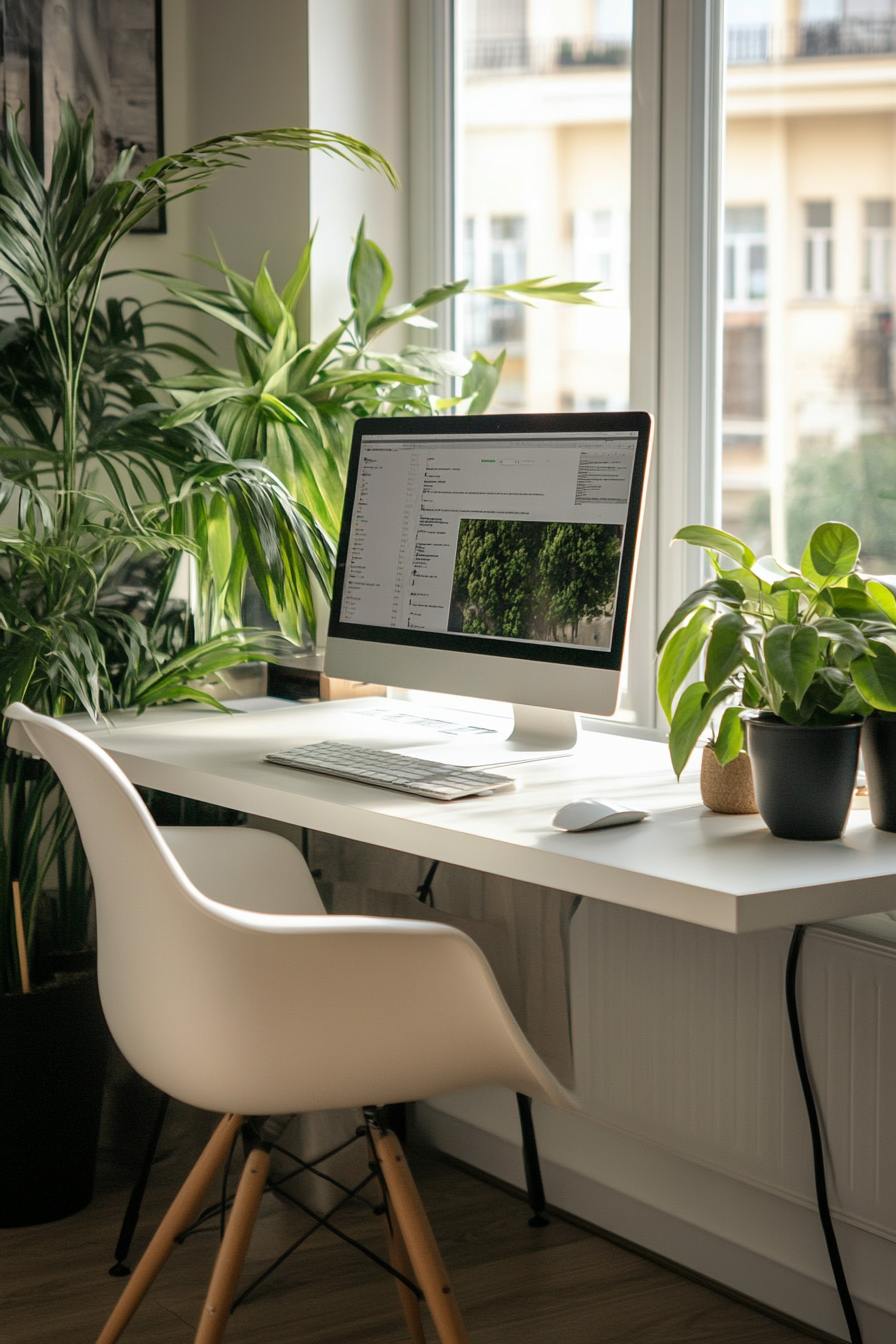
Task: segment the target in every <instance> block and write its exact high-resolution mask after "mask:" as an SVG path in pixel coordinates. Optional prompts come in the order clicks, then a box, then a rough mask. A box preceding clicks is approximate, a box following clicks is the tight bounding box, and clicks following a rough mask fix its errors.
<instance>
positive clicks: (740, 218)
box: [724, 205, 766, 304]
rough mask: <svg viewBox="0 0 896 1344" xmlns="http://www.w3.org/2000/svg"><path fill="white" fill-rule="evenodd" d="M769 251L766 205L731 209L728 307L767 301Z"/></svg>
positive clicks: (727, 219)
mask: <svg viewBox="0 0 896 1344" xmlns="http://www.w3.org/2000/svg"><path fill="white" fill-rule="evenodd" d="M765 249H766V243H765V206H764V205H746V206H744V205H731V206H728V207H727V208H726V210H725V256H724V265H725V284H724V295H725V302H726V303H727V304H749V303H753V302H755V301H757V300H761V299H764V298H765V286H766V260H765Z"/></svg>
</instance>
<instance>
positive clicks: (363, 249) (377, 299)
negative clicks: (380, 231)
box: [348, 219, 392, 345]
mask: <svg viewBox="0 0 896 1344" xmlns="http://www.w3.org/2000/svg"><path fill="white" fill-rule="evenodd" d="M348 283H349V294H350V295H351V300H352V311H353V312H354V315H355V329H356V331H357V335H358V340H359V342H360V343H361V344H362V345H363V344H364V343H365V341H366V340H367V329H368V327H369V325H370V323H371V322H373V320H374V318H376V317H378V316H379V314H380V313H381V312H382V310H383V307H384V305H385V302H386V298H387V297H388V294H389V291H390V289H391V288H392V267H391V266H390V265H389V263H388V261H387V260H386V256H385V253H384V252H383V251H382V249H381V248H379V247H377V245H376V243H372V242H370V240H369V239H368V238H366V237H365V234H364V220H363V219H362V220H361V223H360V225H359V227H358V237H357V239H356V241H355V250H354V252H353V253H352V259H351V263H350V265H349V271H348Z"/></svg>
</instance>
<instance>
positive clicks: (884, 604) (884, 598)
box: [865, 579, 896, 624]
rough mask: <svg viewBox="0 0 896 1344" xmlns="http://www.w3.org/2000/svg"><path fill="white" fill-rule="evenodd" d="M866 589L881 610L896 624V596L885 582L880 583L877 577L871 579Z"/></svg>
mask: <svg viewBox="0 0 896 1344" xmlns="http://www.w3.org/2000/svg"><path fill="white" fill-rule="evenodd" d="M865 591H866V592H867V594H868V596H869V597H870V598H871V599H872V601H874V602H876V603H877V605H878V606H879V607H880V609H881V611H882V612H884V614H885V615H886V616H888V617H889V618H890V620H891V621H892V622H893V623H894V624H896V598H894V596H893V594H892V593H891V592H890V590H889V588H887V586H886V585H885V584H883V583H879V582H878V581H877V579H869V580H868V581H867V582H866V584H865Z"/></svg>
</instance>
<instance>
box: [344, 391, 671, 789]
mask: <svg viewBox="0 0 896 1344" xmlns="http://www.w3.org/2000/svg"><path fill="white" fill-rule="evenodd" d="M652 434H653V420H652V417H651V416H650V415H648V414H647V413H646V412H642V411H632V412H620V413H609V412H589V413H569V414H556V415H535V414H533V415H473V416H423V417H419V418H417V417H415V418H407V419H406V418H400V419H399V418H396V419H365V420H359V421H357V423H356V425H355V429H354V437H353V441H352V449H351V456H350V460H349V467H348V480H347V488H346V497H345V507H344V513H343V520H342V528H341V533H340V539H339V548H338V554H337V562H336V575H335V583H334V591H333V604H332V609H331V615H330V625H329V632H328V637H327V647H326V654H325V670H326V672H327V674H328V675H329V676H333V677H346V678H350V679H354V680H361V681H369V682H372V683H385V684H387V685H391V686H399V687H406V688H413V689H415V690H427V691H436V692H445V693H450V694H452V695H466V696H475V697H477V698H483V699H489V700H499V701H510V702H511V703H512V704H513V707H514V725H513V728H512V730H511V732H510V733H509V735H508V736H507V737H506V738H504V739H503V740H501V741H500V742H498V743H495V742H489V743H484V742H478V743H472V742H469V741H464V742H462V743H458V744H451V745H450V746H449V745H448V744H445V745H444V746H440V747H438V748H432V749H431V751H430V750H429V749H425V750H422V751H419V752H416V753H414V754H417V755H427V754H429V755H430V756H431V758H432V759H438V760H445V761H447V762H456V763H462V764H467V765H498V764H501V763H502V762H509V761H520V760H522V759H525V758H527V757H529V758H531V757H532V756H535V755H549V754H562V753H564V752H566V751H569V750H571V749H572V748H573V746H574V744H575V740H576V736H577V732H578V722H577V718H576V712H577V711H580V712H586V713H592V714H601V715H610V714H612V713H613V712H614V711H615V709H616V704H617V699H618V693H619V676H620V668H621V665H622V655H623V648H624V644H625V636H626V629H627V624H628V619H629V613H630V610H631V602H632V596H633V587H634V575H635V568H636V564H637V556H638V543H639V538H640V530H641V523H642V517H643V510H644V499H645V488H646V481H647V469H648V462H649V457H650V448H651V439H652Z"/></svg>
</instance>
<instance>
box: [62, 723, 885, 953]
mask: <svg viewBox="0 0 896 1344" xmlns="http://www.w3.org/2000/svg"><path fill="white" fill-rule="evenodd" d="M394 711H398V712H410V713H422V712H427V713H428V712H430V711H429V710H427V711H421V710H420V708H419V707H415V706H412V705H409V704H406V703H403V702H396V701H384V700H382V699H380V700H355V701H339V702H333V703H329V704H320V705H318V704H313V705H302V706H296V707H295V708H293V707H290V708H288V709H283V710H268V711H263V712H257V713H249V714H237V715H233V716H232V717H228V718H226V719H225V718H224V717H223V716H221V715H219V714H217V713H215V712H213V711H212V712H203V711H199V712H195V711H193V710H191V709H189V708H187V707H179V708H178V709H177V710H176V711H174V710H170V711H158V712H155V713H154V712H153V711H149V713H148V714H146V715H144V716H143V717H142V718H140V719H136V718H128V717H123V718H122V719H121V720H120V721H119V722H118V723H117V724H116V725H115V726H113V727H111V728H107V727H100V728H93V727H92V726H90V725H89V722H88V721H87V720H86V719H82V720H78V721H75V720H73V722H77V724H78V726H79V727H85V728H87V730H88V731H89V733H90V736H92V737H93V738H94V739H95V740H96V741H98V742H100V743H101V744H102V745H103V746H104V747H105V748H106V749H107V750H108V751H110V752H111V754H112V755H113V756H114V757H115V759H116V760H117V761H118V763H119V764H120V765H121V767H122V768H123V770H124V771H125V772H126V774H127V775H128V777H129V778H130V779H131V780H133V781H134V783H136V784H143V785H147V786H149V787H152V788H157V789H162V790H165V791H167V792H170V793H176V794H181V795H183V796H185V797H188V798H197V799H201V800H203V801H205V802H209V803H217V804H220V805H223V806H225V807H232V808H236V809H239V810H242V811H247V812H251V813H254V814H256V815H258V816H264V817H269V818H271V819H274V820H277V821H281V822H290V823H292V824H294V825H299V826H305V827H308V828H309V829H312V830H318V831H324V832H327V833H329V834H332V835H339V836H343V837H345V838H348V839H354V840H360V841H366V842H367V843H370V844H374V845H381V846H385V847H386V848H389V849H395V850H400V851H403V852H406V853H412V854H419V855H423V856H425V857H427V858H430V859H439V860H443V861H445V862H448V863H453V864H459V865H461V866H463V867H468V868H474V869H479V870H481V871H483V872H490V873H496V874H498V875H501V876H504V877H510V878H516V879H519V880H522V881H526V882H532V883H535V884H538V885H541V886H545V887H550V888H554V889H557V890H562V891H568V892H574V893H577V894H578V895H581V896H585V897H592V898H596V899H599V900H602V901H609V902H612V903H614V904H619V905H625V906H629V907H631V908H634V909H638V910H645V911H650V912H651V913H654V914H660V915H667V916H670V917H671V918H674V919H679V920H685V921H687V922H689V923H694V924H701V925H704V926H706V927H708V928H713V929H719V930H722V931H724V932H728V933H742V932H750V931H754V930H759V929H767V928H776V927H781V926H788V925H790V926H792V925H794V924H799V923H817V922H820V921H823V920H831V919H840V918H844V917H846V916H849V915H859V914H872V913H875V912H877V911H880V910H888V909H891V908H893V907H894V906H896V835H891V834H887V833H885V832H882V831H878V830H875V828H874V827H873V826H872V824H871V818H870V814H869V813H868V812H867V811H860V812H855V813H854V814H853V815H852V817H851V818H850V821H849V823H848V825H847V828H846V831H845V832H844V835H843V837H842V839H841V840H835V841H825V842H820V843H805V842H799V841H790V840H777V839H775V838H774V837H773V836H772V835H770V834H769V832H768V831H767V830H766V828H765V826H764V825H763V823H762V821H761V820H760V818H759V817H724V816H718V815H716V814H714V813H710V812H707V811H706V810H705V809H704V808H703V807H702V805H701V803H700V800H699V789H698V786H697V781H696V774H695V773H694V772H693V771H692V772H691V774H690V775H689V776H688V777H687V778H686V780H685V782H684V783H682V784H678V783H676V781H675V778H674V776H673V774H672V770H671V767H670V765H669V757H668V753H667V751H666V748H665V747H664V746H663V745H662V744H660V743H656V742H648V741H642V740H640V739H636V738H632V737H622V736H618V735H614V734H610V733H591V732H588V733H585V734H583V737H584V741H583V743H582V745H581V747H580V749H579V750H578V751H577V752H576V753H575V755H573V756H569V757H563V758H560V759H556V760H550V761H542V762H539V763H537V764H528V765H519V766H506V767H505V766H502V767H501V768H500V773H502V774H506V775H512V776H514V777H515V778H516V779H517V781H518V787H517V790H516V791H515V792H512V793H503V794H495V795H493V796H491V797H488V798H473V799H466V800H463V801H460V802H455V803H448V804H444V803H432V802H429V801H427V800H424V799H419V798H414V797H411V796H408V795H405V794H400V793H394V792H390V791H389V790H385V789H375V788H372V787H370V786H369V785H362V784H353V783H349V782H348V781H345V780H337V779H330V778H326V777H324V776H322V775H313V774H309V773H306V772H303V771H298V770H289V769H285V768H282V767H278V766H274V765H269V764H267V763H266V762H265V761H264V760H263V757H264V755H265V753H266V752H268V751H271V750H274V749H275V748H278V747H284V746H290V745H297V744H299V743H302V742H314V741H321V740H324V739H327V738H336V739H338V738H351V739H353V740H358V741H363V740H367V741H369V742H370V743H371V745H376V746H382V745H385V744H386V743H385V741H384V738H386V740H388V741H389V742H391V744H393V745H397V738H396V732H395V730H394V729H388V731H387V732H384V729H383V727H382V721H381V720H379V721H378V719H377V717H376V715H378V714H382V713H390V712H394ZM432 712H435V711H432ZM413 740H414V741H417V742H423V741H424V740H425V741H429V742H431V741H437V740H439V738H438V735H433V734H430V735H429V736H425V735H421V734H420V733H419V732H418V733H417V734H415V735H413ZM442 740H447V739H442ZM408 745H410V738H409V741H408ZM589 795H592V796H598V797H600V796H607V797H609V798H612V799H614V800H619V801H628V800H630V801H631V803H632V805H636V806H638V807H643V808H645V809H647V810H648V811H650V812H651V814H652V816H651V820H650V821H647V822H643V823H641V824H639V825H636V826H627V827H620V828H618V829H615V830H610V831H603V832H592V833H590V834H585V835H568V834H565V833H561V832H558V831H555V830H553V829H552V827H551V824H550V823H551V817H552V816H553V814H554V813H555V811H556V810H557V808H558V807H559V806H561V805H562V804H563V803H565V802H569V801H571V800H573V799H575V798H577V797H582V796H589Z"/></svg>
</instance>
